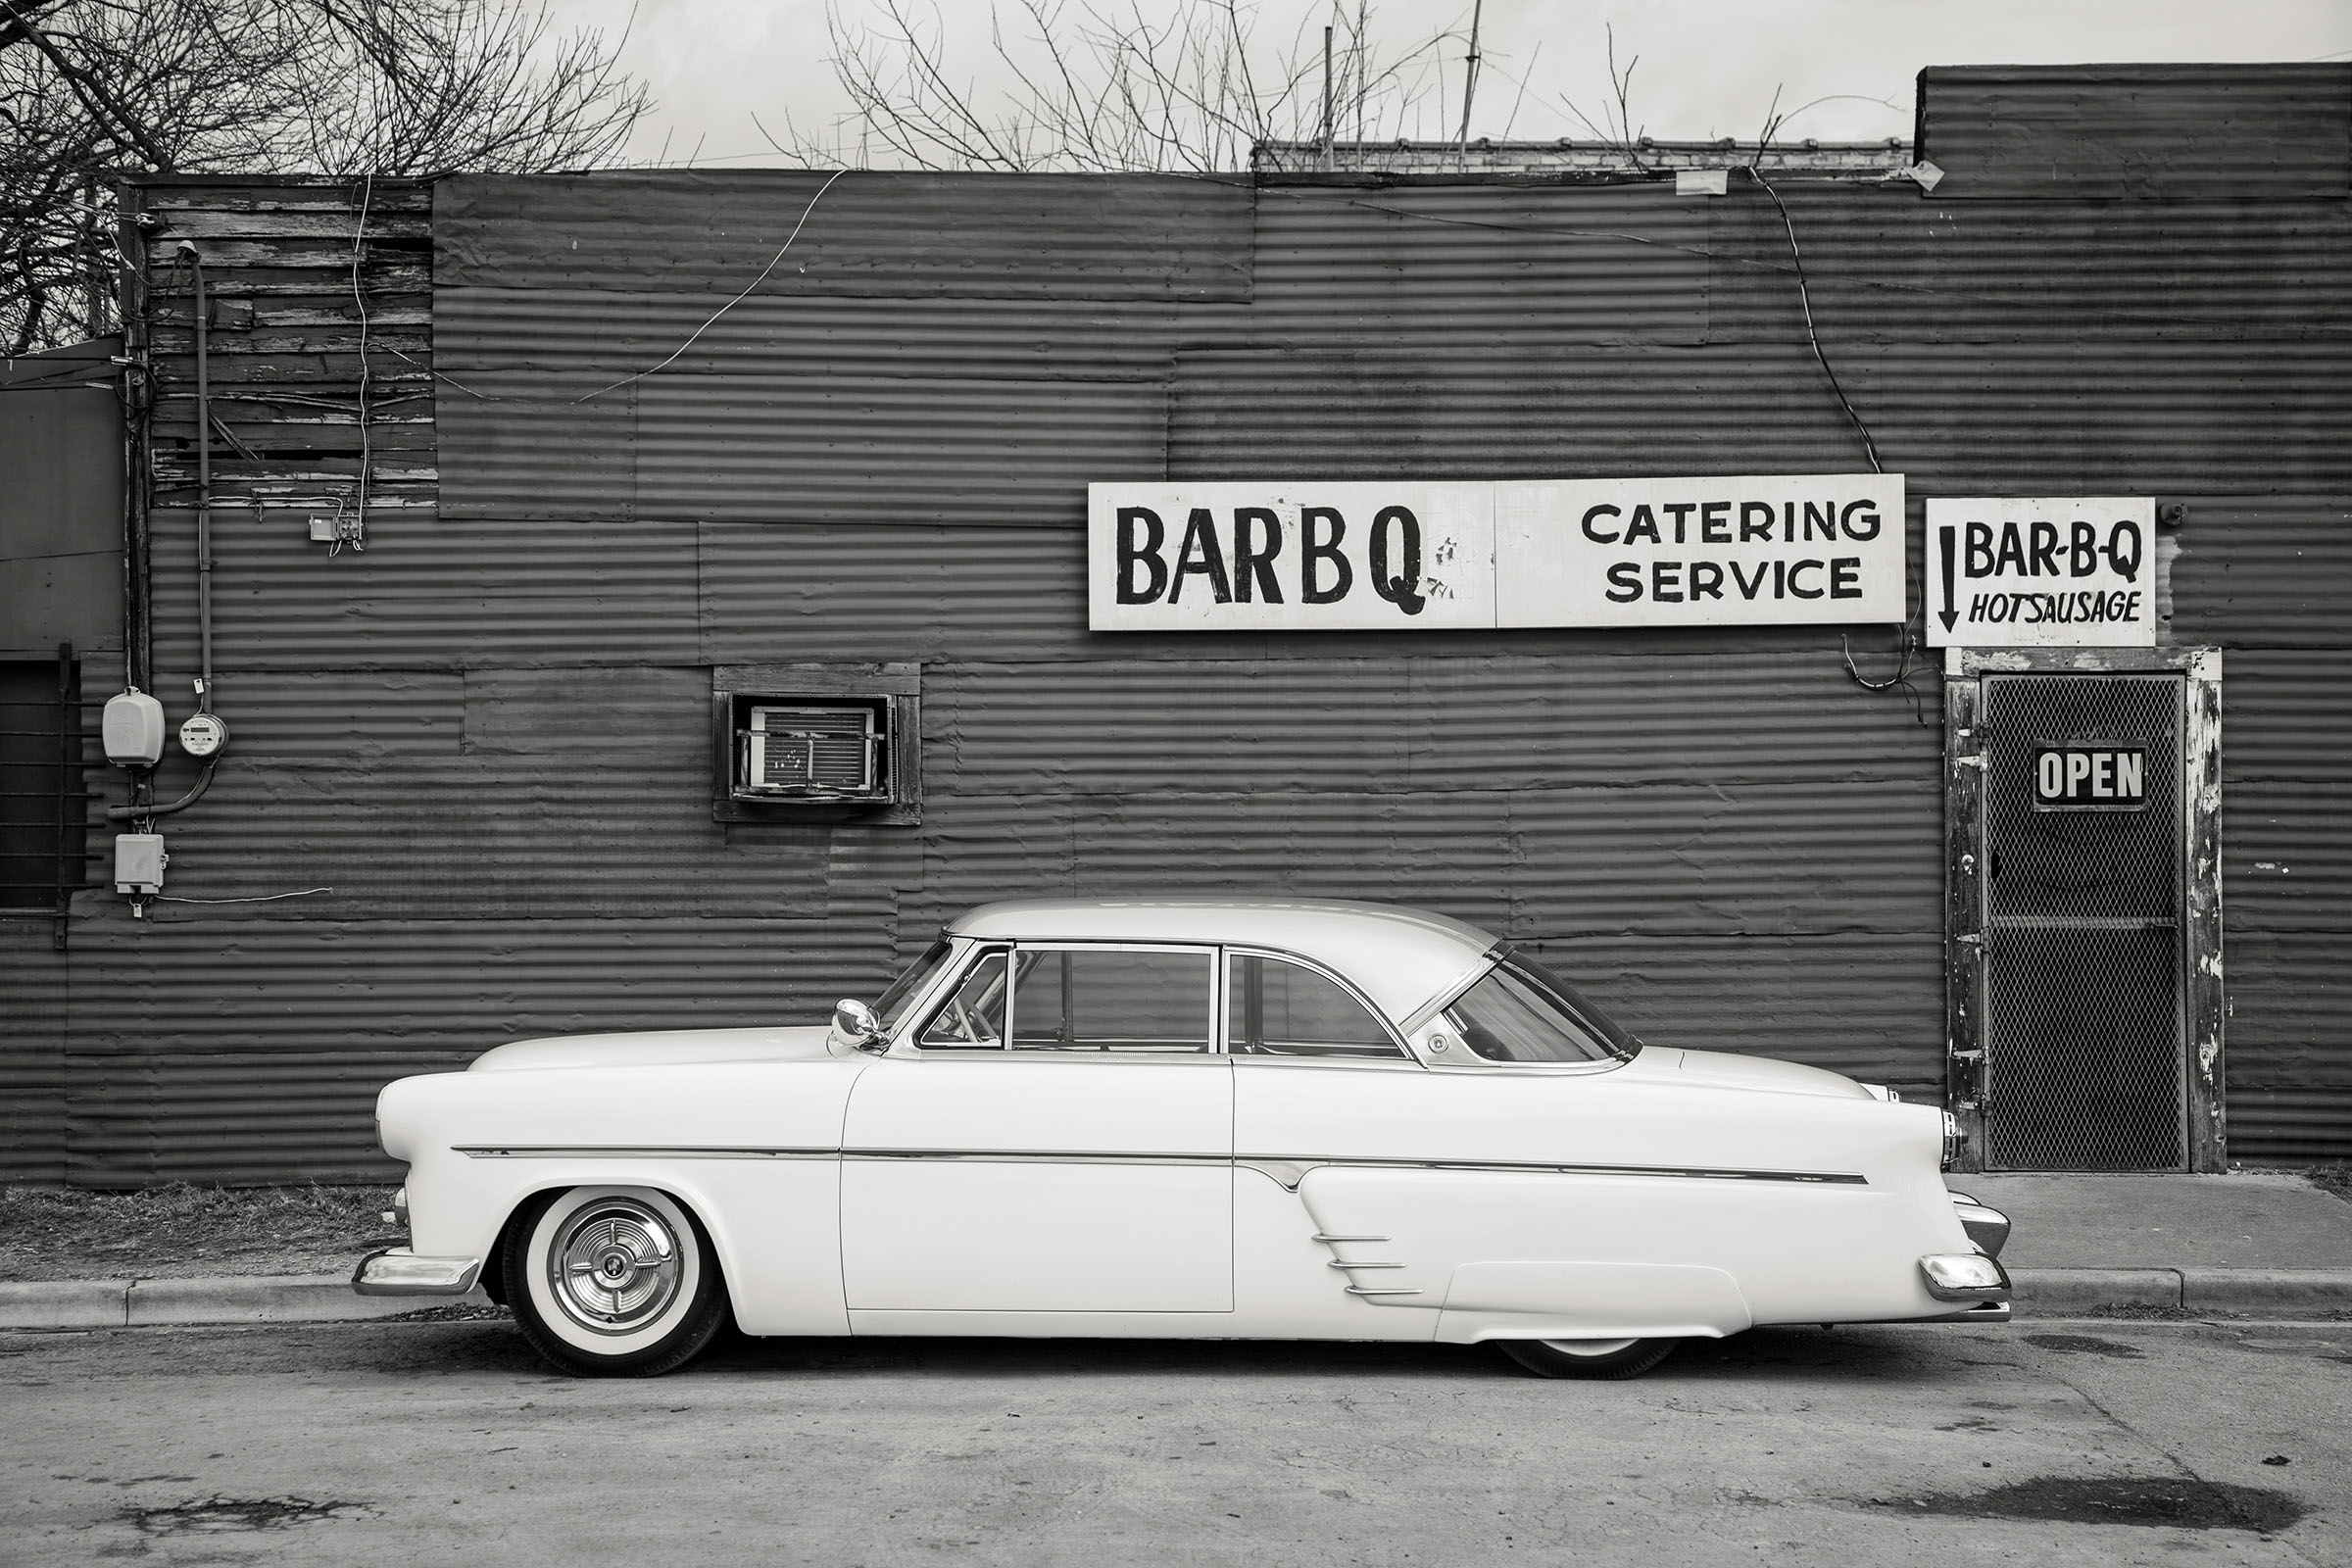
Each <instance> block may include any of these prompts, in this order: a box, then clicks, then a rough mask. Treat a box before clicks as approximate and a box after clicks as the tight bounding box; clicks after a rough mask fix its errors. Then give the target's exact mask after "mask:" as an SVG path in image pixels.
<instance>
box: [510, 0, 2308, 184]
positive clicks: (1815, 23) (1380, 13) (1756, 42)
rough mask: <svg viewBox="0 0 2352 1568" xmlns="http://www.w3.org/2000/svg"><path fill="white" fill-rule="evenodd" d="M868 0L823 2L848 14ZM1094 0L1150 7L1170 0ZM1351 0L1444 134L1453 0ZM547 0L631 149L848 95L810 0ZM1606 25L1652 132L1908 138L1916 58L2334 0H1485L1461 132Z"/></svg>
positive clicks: (2246, 36) (2108, 52)
mask: <svg viewBox="0 0 2352 1568" xmlns="http://www.w3.org/2000/svg"><path fill="white" fill-rule="evenodd" d="M883 3H884V0H834V4H835V8H836V10H837V12H838V14H840V15H841V16H843V17H844V18H845V19H850V20H853V21H855V20H857V19H860V18H865V17H869V16H872V15H874V14H876V13H877V12H878V10H879V8H880V7H881V5H882V4H883ZM1095 3H1096V7H1097V9H1103V8H1104V7H1105V6H1106V5H1107V4H1123V5H1125V6H1128V7H1132V8H1135V9H1138V10H1140V11H1141V12H1142V14H1143V15H1144V16H1146V17H1147V18H1156V17H1159V16H1163V15H1165V14H1166V13H1168V12H1169V11H1171V10H1173V9H1175V7H1176V6H1177V4H1178V3H1179V0H1095ZM902 4H904V5H906V6H907V7H908V8H909V9H910V10H912V11H913V12H914V13H915V14H917V15H919V16H922V17H924V18H926V19H934V20H936V22H937V23H938V25H940V26H941V27H942V28H943V30H944V36H945V46H946V53H947V55H948V59H949V65H950V69H951V72H952V73H954V74H955V75H956V78H957V80H958V82H959V83H961V82H969V83H970V84H971V85H972V87H973V89H974V90H975V91H976V92H977V93H978V95H980V96H981V97H983V98H985V97H988V96H989V95H990V94H991V93H992V92H995V91H999V90H1001V89H1002V88H1003V86H1004V84H1005V71H1004V69H1003V67H1002V66H1001V65H1000V64H999V63H998V62H997V60H996V59H995V57H994V55H993V53H992V51H991V49H990V47H989V13H990V6H989V4H988V0H902ZM1087 4H1088V0H1066V3H1065V6H1064V15H1065V17H1068V18H1070V19H1071V20H1072V21H1073V22H1074V21H1075V19H1076V18H1077V17H1079V16H1080V15H1081V14H1082V13H1083V12H1084V10H1085V9H1086V8H1087ZM1244 4H1245V9H1246V10H1247V11H1251V12H1253V13H1254V26H1255V34H1254V35H1255V39H1256V47H1255V50H1254V51H1253V52H1254V54H1255V55H1256V56H1258V57H1259V58H1261V59H1263V60H1265V61H1267V62H1271V61H1273V60H1274V59H1276V58H1277V57H1280V56H1284V55H1290V54H1294V53H1295V52H1296V51H1298V50H1299V49H1300V48H1304V49H1305V50H1306V51H1307V52H1308V53H1310V54H1315V55H1319V54H1320V50H1321V28H1322V26H1323V25H1324V24H1325V23H1326V22H1327V21H1330V20H1332V17H1333V14H1334V12H1335V10H1340V9H1344V10H1345V11H1347V12H1348V13H1349V14H1352V13H1353V11H1354V9H1355V4H1356V0H1345V3H1344V5H1340V6H1335V3H1334V0H1320V3H1312V0H1257V3H1256V4H1255V5H1254V6H1250V5H1249V4H1248V0H1244ZM632 9H633V11H634V17H633V20H632V15H631V13H632ZM999 9H1000V11H1001V12H1002V14H1003V16H1004V18H1005V25H1006V30H1007V31H1008V32H1017V30H1019V28H1020V27H1022V26H1025V18H1024V17H1023V16H1022V13H1021V9H1020V6H1019V4H1018V0H1012V3H1001V4H1000V6H999ZM1370 9H1371V13H1372V18H1371V26H1370V28H1369V32H1370V34H1371V36H1372V37H1373V39H1374V40H1375V44H1376V49H1377V52H1378V54H1379V55H1380V57H1382V58H1384V59H1394V58H1396V57H1397V56H1400V55H1404V54H1406V53H1407V52H1408V51H1410V50H1411V49H1413V48H1414V47H1415V46H1416V45H1420V44H1423V43H1426V42H1427V41H1428V40H1429V39H1431V38H1432V37H1435V36H1438V35H1441V34H1447V33H1450V34H1453V36H1452V37H1451V38H1449V39H1445V40H1444V41H1442V42H1441V43H1440V44H1439V45H1438V48H1437V50H1436V55H1435V59H1436V64H1435V67H1434V69H1427V68H1425V69H1423V70H1422V71H1420V73H1418V75H1417V78H1416V79H1417V80H1418V82H1419V85H1420V88H1421V92H1422V99H1423V106H1424V107H1423V114H1424V117H1425V119H1424V123H1423V124H1422V125H1420V126H1417V127H1414V129H1415V131H1416V133H1418V134H1421V135H1425V136H1441V135H1443V136H1450V135H1451V134H1452V132H1453V130H1454V128H1455V127H1454V121H1455V120H1456V118H1457V117H1458V115H1459V113H1460V97H1459V93H1460V83H1461V77H1462V56H1463V52H1464V44H1463V36H1464V35H1466V33H1467V32H1468V29H1469V25H1470V15H1471V9H1472V8H1471V5H1470V3H1469V0H1378V3H1375V4H1373V5H1372V6H1371V7H1370ZM553 11H554V16H555V18H556V20H557V23H558V25H588V26H600V27H603V28H605V29H607V30H608V31H609V32H613V33H617V32H618V31H619V30H620V28H621V27H623V26H624V25H625V26H627V27H628V28H629V38H628V42H627V44H626V47H625V49H624V51H623V63H624V64H625V65H626V66H628V67H629V69H631V70H632V71H634V72H635V73H637V74H638V75H639V76H640V77H642V78H643V79H644V80H645V81H647V82H648V83H649V84H650V85H651V87H652V88H653V92H654V95H655V97H656V99H657V100H658V106H657V108H656V110H655V112H654V114H653V116H652V118H651V119H650V120H649V121H648V123H646V124H645V126H643V127H642V129H641V132H640V134H639V136H638V138H637V143H636V146H635V148H634V155H635V157H636V158H638V159H641V160H653V159H657V158H662V157H664V156H666V159H667V160H668V161H670V162H673V163H684V162H686V161H688V160H689V159H693V160H695V161H697V162H700V163H704V164H711V165H715V166H716V167H721V168H756V167H759V166H760V165H761V164H773V163H780V162H786V161H787V160H782V159H779V158H777V157H775V156H774V155H773V154H771V153H768V152H766V150H765V149H766V142H765V140H764V138H763V137H762V135H761V133H760V129H759V127H758V126H757V125H755V123H754V122H753V117H754V116H755V115H757V116H758V117H759V119H760V121H761V122H763V123H765V124H766V125H767V126H768V128H769V129H770V130H772V131H775V132H776V133H777V134H778V135H779V136H782V135H783V130H782V126H783V123H784V122H785V121H786V119H787V118H789V120H790V121H791V122H792V123H794V124H795V125H797V126H799V127H800V128H801V129H802V130H803V131H804V132H812V133H815V134H818V135H821V136H826V137H837V136H839V135H840V134H841V132H840V131H839V130H838V129H837V127H838V126H839V125H840V124H841V123H842V121H843V117H844V116H845V114H846V111H847V108H848V102H847V99H846V98H845V96H844V94H843V93H842V90H841V89H840V87H839V86H838V85H837V84H836V82H835V80H834V75H833V71H832V68H831V66H830V65H829V64H828V56H829V55H830V54H831V53H832V47H831V44H830V43H829V41H828V38H827V31H826V25H825V11H826V4H825V0H635V5H634V7H633V8H632V5H631V3H630V0H554V6H553ZM1611 27H1613V28H1614V30H1615V34H1616V46H1617V58H1618V61H1619V63H1620V64H1621V65H1622V64H1624V63H1625V62H1626V61H1628V60H1630V59H1634V58H1636V57H1638V58H1639V62H1640V63H1639V65H1638V66H1637V67H1636V69H1635V72H1634V75H1633V84H1632V95H1631V103H1632V108H1633V119H1634V121H1635V123H1636V127H1637V129H1644V128H1645V129H1646V130H1647V131H1648V132H1649V133H1650V134H1651V135H1653V136H1657V137H1660V138H1661V139H1697V138H1714V137H1718V136H1727V135H1731V136H1740V137H1742V138H1752V137H1753V136H1754V135H1755V133H1756V130H1757V127H1758V126H1759V125H1760V124H1761V123H1762V122H1763V120H1764V117H1765V114H1766V111H1767V109H1768V108H1769V106H1770V105H1771V103H1772V101H1773V96H1774V93H1775V92H1776V90H1777V91H1778V92H1779V94H1780V100H1781V107H1782V109H1783V110H1784V111H1786V110H1789V109H1794V108H1796V107H1797V106H1800V105H1804V104H1809V103H1811V104H1814V107H1812V108H1810V109H1807V110H1805V111H1804V112H1803V113H1802V114H1801V115H1799V116H1797V117H1796V118H1794V119H1792V120H1791V121H1790V122H1789V124H1788V125H1787V126H1786V128H1785V129H1784V131H1783V132H1782V134H1783V136H1785V137H1787V138H1790V139H1796V138H1802V137H1806V136H1812V137H1818V138H1819V139H1821V140H1824V141H1840V140H1866V139H1876V138H1880V137H1886V136H1904V137H1908V135H1909V134H1910V131H1911V123H1912V106H1913V105H1912V100H1913V94H1914V83H1915V78H1916V77H1917V75H1918V73H1919V72H1920V70H1921V68H1923V67H1926V66H1936V65H1991V64H2004V65H2006V64H2036V63H2051V64H2061V63H2081V62H2089V61H2154V60H2168V61H2169V60H2207V61H2221V60H2229V61H2246V60H2281V61H2302V60H2314V59H2322V58H2326V59H2333V60H2352V3H2348V0H1485V4H1484V14H1483V18H1482V21H1481V25H1480V42H1481V44H1482V46H1483V48H1484V50H1485V52H1486V56H1487V68H1486V72H1485V73H1484V74H1483V75H1482V78H1481V80H1480V84H1479V88H1478V93H1477V97H1476V101H1475V114H1474V117H1473V121H1472V126H1471V133H1472V134H1473V135H1474V136H1477V135H1491V136H1495V137H1501V136H1503V135H1505V134H1506V133H1507V134H1509V135H1511V136H1515V137H1523V138H1541V139H1548V138H1550V137H1555V136H1561V135H1572V136H1580V137H1582V136H1585V135H1587V134H1589V133H1588V131H1587V129H1586V127H1585V126H1584V124H1583V123H1580V122H1579V121H1578V120H1577V118H1576V116H1575V114H1574V113H1573V112H1572V111H1571V109H1570V108H1569V107H1568V105H1569V103H1571V102H1572V103H1573V104H1575V105H1576V106H1577V107H1579V108H1581V109H1582V110H1583V111H1584V112H1585V113H1586V114H1587V115H1590V116H1593V117H1594V118H1599V117H1600V115H1601V113H1602V106H1603V105H1604V104H1605V103H1608V102H1610V101H1611V97H1610V90H1609V80H1608V72H1607V69H1606V66H1605V58H1606V56H1605V45H1606V40H1607V33H1608V29H1610V28H1611ZM1425 58H1427V57H1425ZM1522 82H1524V88H1523V87H1522ZM1318 90H1319V89H1318ZM1441 100H1442V102H1443V105H1444V106H1445V107H1444V109H1443V113H1442V116H1441V110H1440V104H1441ZM1815 100H1827V101H1824V102H1819V103H1815ZM876 161H877V162H879V161H880V160H879V159H878V158H877V160H876Z"/></svg>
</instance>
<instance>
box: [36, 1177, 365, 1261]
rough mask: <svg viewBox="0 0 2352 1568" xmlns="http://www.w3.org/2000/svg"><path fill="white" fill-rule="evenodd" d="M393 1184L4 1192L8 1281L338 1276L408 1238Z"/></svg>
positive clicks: (178, 1185)
mask: <svg viewBox="0 0 2352 1568" xmlns="http://www.w3.org/2000/svg"><path fill="white" fill-rule="evenodd" d="M391 1201H392V1189H390V1188H388V1187H315V1186H314V1187H192V1186H189V1185H187V1184H185V1183H175V1184H173V1185H172V1186H169V1187H151V1188H146V1189H142V1190H140V1191H136V1192H126V1193H94V1192H81V1191H74V1190H71V1189H61V1188H53V1187H6V1188H0V1280H7V1281H15V1280H74V1279H128V1278H137V1279H189V1278H194V1277H197V1276H201V1275H216V1274H334V1273H341V1272H344V1271H346V1270H348V1269H349V1268H350V1267H351V1266H352V1265H353V1264H354V1263H355V1262H357V1261H358V1260H359V1256H360V1254H361V1253H362V1252H364V1251H366V1250H368V1249H369V1248H371V1247H389V1246H393V1245H395V1244H397V1243H399V1242H400V1241H402V1240H403V1239H404V1238H402V1237H401V1236H400V1235H399V1234H398V1233H397V1232H396V1231H395V1229H394V1227H393V1226H391V1225H389V1224H387V1223H386V1222H385V1221H384V1219H383V1218H382V1214H383V1211H384V1210H385V1209H386V1208H387V1207H388V1206H389V1205H390V1204H391Z"/></svg>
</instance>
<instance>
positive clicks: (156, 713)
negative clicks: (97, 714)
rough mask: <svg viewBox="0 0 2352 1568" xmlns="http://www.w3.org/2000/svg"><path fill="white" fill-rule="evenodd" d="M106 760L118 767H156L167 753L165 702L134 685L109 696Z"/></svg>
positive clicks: (105, 723)
mask: <svg viewBox="0 0 2352 1568" xmlns="http://www.w3.org/2000/svg"><path fill="white" fill-rule="evenodd" d="M101 728H102V729H103V731H104V733H105V736H106V760H108V761H110V762H112V763H114V764H115V765H116V766H117V767H153V766H154V765H155V764H156V763H157V761H159V760H161V759H162V758H163V755H164V705H163V704H161V703H159V702H157V701H156V700H155V699H154V698H152V697H150V696H148V695H147V694H146V693H145V692H143V691H140V690H139V689H138V688H137V687H135V686H134V687H132V688H131V689H130V690H129V691H126V692H117V693H116V694H115V695H114V696H112V697H109V698H108V699H107V700H106V718H105V721H104V723H103V724H102V726H101Z"/></svg>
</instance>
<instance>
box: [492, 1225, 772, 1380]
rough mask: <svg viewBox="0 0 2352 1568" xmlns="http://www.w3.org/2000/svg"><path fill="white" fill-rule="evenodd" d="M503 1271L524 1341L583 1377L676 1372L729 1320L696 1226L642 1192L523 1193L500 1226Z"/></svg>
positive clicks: (707, 1243) (713, 1263)
mask: <svg viewBox="0 0 2352 1568" xmlns="http://www.w3.org/2000/svg"><path fill="white" fill-rule="evenodd" d="M500 1276H501V1283H502V1284H503V1285H504V1286H505V1288H506V1295H507V1303H508V1305H509V1306H511V1307H512V1308H513V1309H514V1312H515V1322H516V1323H518V1324H519V1325H520V1326H521V1328H522V1332H523V1336H524V1337H525V1338H526V1339H528V1340H529V1341H530V1342H531V1346H532V1348H534V1349H536V1350H537V1351H538V1352H539V1353H540V1354H541V1355H544V1356H546V1357H547V1358H548V1359H549V1360H550V1361H553V1362H554V1363H555V1364H556V1365H558V1366H560V1367H562V1368H563V1369H564V1370H565V1371H566V1372H575V1373H578V1374H580V1375H581V1376H584V1377H657V1376H659V1375H661V1374H662V1373H664V1372H671V1371H675V1370H676V1369H677V1368H679V1367H681V1366H684V1365H685V1364H686V1363H687V1362H688V1361H690V1360H692V1359H694V1357H695V1356H696V1355H698V1354H700V1353H701V1352H702V1350H703V1348H704V1347H706V1346H708V1345H709V1344H710V1343H711V1338H712V1337H713V1336H714V1335H716V1334H717V1333H718V1330H719V1328H720V1326H721V1325H722V1324H724V1323H725V1322H726V1319H727V1293H726V1288H725V1286H724V1285H723V1284H722V1283H721V1282H720V1279H719V1274H718V1262H717V1259H716V1257H715V1256H714V1255H713V1254H712V1252H711V1239H710V1237H709V1236H708V1235H707V1234H706V1233H705V1232H704V1230H703V1227H702V1223H701V1222H700V1221H699V1220H697V1219H696V1218H695V1217H694V1216H693V1215H692V1214H691V1213H689V1212H687V1210H686V1208H685V1206H684V1205H683V1204H681V1203H679V1202H678V1201H676V1200H675V1199H673V1198H671V1197H669V1196H668V1195H667V1194H666V1193H658V1192H655V1191H654V1190H653V1189H652V1188H649V1187H574V1188H572V1189H570V1190H569V1191H566V1192H556V1193H548V1194H544V1195H542V1196H541V1197H538V1198H535V1199H533V1200H531V1201H530V1202H529V1203H527V1204H525V1205H524V1206H523V1208H522V1210H521V1211H520V1212H519V1213H517V1214H516V1215H515V1222H514V1223H513V1224H512V1225H510V1226H509V1227H508V1228H507V1241H506V1248H505V1250H504V1251H503V1253H502V1254H501V1257H500Z"/></svg>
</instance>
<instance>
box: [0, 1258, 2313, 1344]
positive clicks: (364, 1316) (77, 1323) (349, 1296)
mask: <svg viewBox="0 0 2352 1568" xmlns="http://www.w3.org/2000/svg"><path fill="white" fill-rule="evenodd" d="M2009 1278H2010V1280H2011V1281H2012V1282H2013V1283H2014V1284H2015V1285H2016V1287H2017V1298H2016V1305H2017V1313H2018V1315H2019V1316H2020V1317H2065V1316H2069V1315H2072V1314H2077V1313H2082V1312H2100V1311H2114V1310H2117V1309H2119V1308H2121V1309H2129V1308H2132V1307H2140V1308H2150V1307H2153V1308H2167V1307H2170V1308H2184V1309H2186V1310H2188V1311H2191V1312H2242V1313H2246V1314H2248V1315H2252V1316H2260V1315H2263V1314H2265V1313H2270V1314H2277V1313H2281V1312H2288V1313H2309V1312H2352V1269H2325V1268H2311V1269H2285V1268H2021V1269H2012V1270H2010V1273H2009ZM486 1304H488V1298H486V1297H484V1296H483V1295H482V1293H481V1292H480V1291H478V1290H475V1291H471V1292H469V1293H467V1294H466V1295H465V1296H359V1295H356V1294H354V1293H353V1291H352V1288H351V1282H350V1281H349V1280H348V1279H346V1278H345V1277H344V1276H343V1275H340V1274H297V1275H275V1276H272V1275H256V1276H245V1277H224V1278H214V1279H194V1280H43V1281H35V1282H32V1283H27V1284H0V1330H7V1329H16V1330H27V1329H30V1330H38V1329H119V1328H162V1327H167V1326H194V1325H200V1324H208V1323H353V1322H365V1321H366V1320H368V1319H369V1318H379V1317H398V1316H400V1315H401V1314H402V1313H405V1312H415V1311H418V1310H420V1309H422V1308H425V1307H431V1306H445V1305H447V1306H455V1305H466V1306H482V1305H486Z"/></svg>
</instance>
